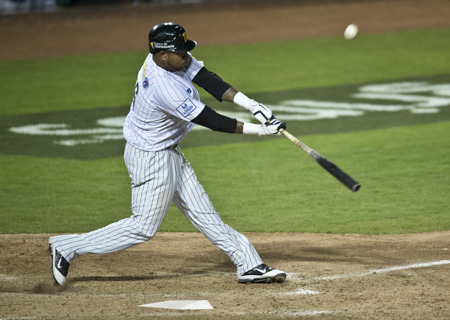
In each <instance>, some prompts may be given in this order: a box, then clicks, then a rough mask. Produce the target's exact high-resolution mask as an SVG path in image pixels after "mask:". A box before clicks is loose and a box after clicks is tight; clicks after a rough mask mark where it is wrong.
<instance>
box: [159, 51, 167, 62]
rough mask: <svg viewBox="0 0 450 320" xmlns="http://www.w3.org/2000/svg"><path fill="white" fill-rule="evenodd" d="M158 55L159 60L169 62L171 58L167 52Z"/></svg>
mask: <svg viewBox="0 0 450 320" xmlns="http://www.w3.org/2000/svg"><path fill="white" fill-rule="evenodd" d="M157 54H158V55H159V59H161V60H163V61H167V59H168V58H169V54H168V53H167V52H165V51H160V52H158V53H157Z"/></svg>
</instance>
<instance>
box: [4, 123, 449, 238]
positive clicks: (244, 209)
mask: <svg viewBox="0 0 450 320" xmlns="http://www.w3.org/2000/svg"><path fill="white" fill-rule="evenodd" d="M449 130H450V122H441V123H436V124H426V125H418V126H411V127H402V128H393V129H383V130H373V131H365V132H360V133H358V134H349V133H346V134H335V135H317V136H309V137H307V138H306V139H305V141H304V142H305V143H307V144H308V145H310V146H311V147H312V148H314V149H316V150H317V151H318V152H319V153H322V154H323V155H324V156H326V157H327V158H328V159H329V160H331V161H333V162H335V163H336V164H337V165H338V166H340V167H341V168H342V169H344V170H345V171H347V172H348V173H349V174H351V175H352V176H354V178H356V179H357V180H359V181H360V182H361V184H362V188H361V190H360V191H359V192H357V193H352V192H350V191H349V190H348V189H346V188H345V187H344V186H343V185H341V184H340V183H339V182H338V181H337V180H335V179H334V178H333V177H332V176H330V175H329V174H328V173H327V172H326V171H324V170H323V169H322V168H321V167H320V166H319V165H317V164H316V163H315V162H314V161H313V160H312V159H310V158H309V157H308V156H307V155H306V154H305V153H304V152H303V151H301V150H300V149H299V148H298V147H296V146H295V145H294V144H293V143H291V142H290V141H288V140H287V139H285V138H283V137H274V138H273V139H271V140H268V141H264V142H259V143H242V144H235V145H226V146H214V147H202V148H190V149H186V150H184V153H185V154H186V156H187V158H188V159H189V160H190V162H191V164H192V165H193V167H194V168H195V170H196V173H197V176H198V178H199V180H200V181H201V182H202V184H203V186H204V187H205V189H206V191H207V192H208V194H209V195H210V197H211V199H212V201H213V203H214V205H215V207H216V209H217V211H218V212H220V213H221V216H222V218H223V220H224V221H225V222H227V223H228V224H230V225H232V226H233V227H235V228H236V229H238V230H240V231H258V232H330V233H413V232H426V231H435V230H448V229H449V228H450V216H449V212H448V200H447V199H448V194H449V192H450V177H449V175H448V174H447V173H448V172H449V170H450V155H449V153H448V150H450V141H449V139H446V138H445V137H446V133H448V131H449ZM31 160H32V161H31ZM0 165H1V167H2V168H5V167H7V168H9V170H4V171H2V172H1V176H0V177H1V180H2V181H3V183H2V185H3V186H2V189H1V193H0V195H1V198H0V201H1V203H2V224H1V226H0V232H1V233H21V232H23V233H40V232H50V233H64V232H84V231H90V230H93V229H96V228H99V227H102V226H104V225H106V224H108V223H110V222H113V221H116V220H119V219H121V218H124V217H127V216H129V215H130V185H129V178H128V175H127V172H126V168H125V166H124V164H123V160H122V159H121V158H110V159H103V160H92V161H76V160H70V161H69V160H63V159H43V158H32V159H30V158H28V157H18V156H3V157H1V158H0ZM161 230H162V231H194V230H195V229H194V228H193V227H192V226H191V225H190V223H189V222H188V221H187V219H186V218H185V217H184V216H183V215H182V214H181V213H180V212H179V211H178V209H176V208H175V207H171V209H170V210H169V213H168V216H167V218H166V220H165V221H164V223H163V226H162V228H161Z"/></svg>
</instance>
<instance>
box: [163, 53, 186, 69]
mask: <svg viewBox="0 0 450 320" xmlns="http://www.w3.org/2000/svg"><path fill="white" fill-rule="evenodd" d="M165 54H167V57H166V61H165V62H166V63H165V64H166V67H165V68H164V69H166V70H168V71H172V72H174V71H178V70H181V69H183V68H184V67H185V66H186V65H187V63H188V62H189V55H188V53H187V52H165Z"/></svg>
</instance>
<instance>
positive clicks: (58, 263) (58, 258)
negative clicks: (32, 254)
mask: <svg viewBox="0 0 450 320" xmlns="http://www.w3.org/2000/svg"><path fill="white" fill-rule="evenodd" d="M48 251H50V257H51V258H52V274H53V280H54V281H55V285H58V286H62V285H63V283H64V282H65V281H66V277H67V273H69V266H70V263H68V262H67V260H66V259H64V257H63V256H62V255H61V253H59V251H58V250H56V249H55V247H54V246H53V245H52V244H51V243H50V244H49V246H48Z"/></svg>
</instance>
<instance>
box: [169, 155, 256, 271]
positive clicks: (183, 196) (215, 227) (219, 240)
mask: <svg viewBox="0 0 450 320" xmlns="http://www.w3.org/2000/svg"><path fill="white" fill-rule="evenodd" d="M183 158H184V157H183ZM174 203H175V204H176V205H177V207H178V208H179V209H180V210H181V211H182V212H183V213H184V215H185V216H186V217H187V218H188V219H189V220H190V221H191V223H192V224H193V225H194V226H195V227H196V228H197V229H198V230H199V231H200V232H201V233H203V234H204V235H205V236H206V237H207V238H208V239H209V240H210V241H211V242H212V243H213V244H214V245H216V246H217V247H218V248H220V249H221V250H223V251H224V252H225V253H226V254H227V255H228V256H229V257H230V259H231V260H232V261H233V263H234V264H235V265H236V267H237V272H238V274H242V273H244V272H246V271H248V270H250V269H252V268H254V267H255V266H258V265H260V264H262V260H261V258H260V256H259V255H258V253H257V252H256V250H255V248H254V247H253V245H252V244H251V243H250V241H249V240H248V239H247V237H245V236H244V235H242V234H240V233H239V232H237V231H236V230H234V229H233V228H231V227H230V226H229V225H227V224H225V223H224V222H223V221H222V219H221V218H220V216H219V214H218V213H217V212H216V210H215V209H214V206H213V205H212V203H211V201H210V199H209V197H208V195H207V194H206V192H205V190H204V189H203V187H202V185H201V184H200V183H199V182H198V180H197V177H196V175H195V173H194V171H193V169H192V168H191V165H190V164H189V162H188V161H187V160H186V159H184V165H183V170H182V172H181V176H180V178H179V179H178V188H177V191H176V194H175V197H174Z"/></svg>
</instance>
